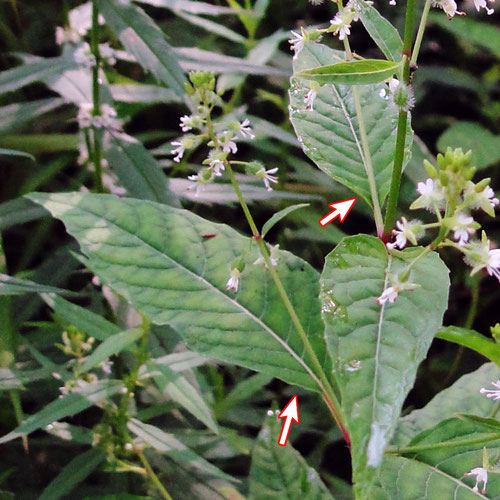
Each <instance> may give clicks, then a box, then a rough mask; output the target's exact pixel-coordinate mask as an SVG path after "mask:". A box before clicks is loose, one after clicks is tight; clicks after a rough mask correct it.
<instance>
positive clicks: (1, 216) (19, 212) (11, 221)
mask: <svg viewBox="0 0 500 500" xmlns="http://www.w3.org/2000/svg"><path fill="white" fill-rule="evenodd" d="M45 215H46V213H44V211H43V209H42V208H41V207H40V206H38V205H36V204H35V203H33V202H32V201H30V200H27V199H26V198H15V199H13V200H9V201H6V202H4V203H0V231H5V230H6V229H9V228H10V227H12V226H14V225H16V224H24V223H25V222H30V221H32V220H36V219H40V218H41V217H44V216H45Z"/></svg>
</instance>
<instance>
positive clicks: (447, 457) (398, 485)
mask: <svg viewBox="0 0 500 500" xmlns="http://www.w3.org/2000/svg"><path fill="white" fill-rule="evenodd" d="M483 447H486V449H487V452H488V456H489V458H491V459H494V458H495V457H497V456H498V453H499V452H500V433H499V432H498V430H497V431H496V432H495V430H494V429H493V428H490V427H488V426H485V425H483V424H482V423H481V422H479V421H478V422H474V421H473V420H466V419H462V418H452V419H448V420H444V421H443V422H441V423H439V424H438V425H436V426H435V427H434V428H432V429H429V430H428V431H425V432H422V433H421V434H419V435H418V436H416V437H415V439H413V440H412V442H411V443H410V444H409V445H408V447H406V448H404V449H402V450H401V451H400V453H399V454H400V455H402V456H397V455H392V454H391V455H388V456H386V458H385V459H384V463H383V465H382V469H381V471H380V482H381V484H382V487H383V488H384V490H385V491H386V493H387V494H388V496H389V498H390V499H398V500H410V499H415V498H425V499H427V500H441V499H445V498H446V499H448V498H450V499H452V498H454V499H455V498H457V499H461V500H469V499H470V500H477V499H478V498H482V499H486V498H491V499H493V498H494V499H497V498H498V492H499V491H500V474H498V473H496V472H495V471H493V472H492V473H491V472H490V473H489V474H488V485H487V488H486V492H485V493H484V494H482V493H481V489H482V486H483V485H482V484H481V486H480V489H479V491H474V490H473V486H474V483H475V477H464V474H465V473H467V472H469V471H471V470H472V469H474V468H476V467H482V455H483ZM412 448H413V449H414V450H415V451H413V452H412V451H411V450H412Z"/></svg>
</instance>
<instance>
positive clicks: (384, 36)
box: [357, 0, 403, 61]
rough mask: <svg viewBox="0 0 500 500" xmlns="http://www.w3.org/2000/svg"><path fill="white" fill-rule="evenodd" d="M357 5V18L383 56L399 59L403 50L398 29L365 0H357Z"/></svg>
mask: <svg viewBox="0 0 500 500" xmlns="http://www.w3.org/2000/svg"><path fill="white" fill-rule="evenodd" d="M357 5H358V8H359V10H358V13H359V18H360V20H361V22H362V23H363V26H364V27H365V28H366V31H368V33H369V34H370V36H371V37H372V38H373V41H374V42H375V43H376V44H377V45H378V47H379V49H380V50H381V51H382V52H383V53H384V55H385V57H387V59H390V60H391V61H400V60H401V53H402V52H403V41H402V40H401V37H400V36H399V33H398V30H397V29H396V28H395V27H394V26H393V25H392V24H391V23H390V22H389V21H388V20H387V19H385V17H382V16H381V15H380V13H379V12H378V10H377V9H376V8H375V7H373V6H372V5H370V4H369V3H367V2H366V1H365V0H358V3H357Z"/></svg>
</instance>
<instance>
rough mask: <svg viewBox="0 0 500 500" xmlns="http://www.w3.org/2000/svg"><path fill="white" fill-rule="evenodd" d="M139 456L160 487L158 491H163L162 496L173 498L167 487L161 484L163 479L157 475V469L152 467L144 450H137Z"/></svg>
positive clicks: (152, 478) (167, 499) (150, 475)
mask: <svg viewBox="0 0 500 500" xmlns="http://www.w3.org/2000/svg"><path fill="white" fill-rule="evenodd" d="M136 453H137V456H138V457H139V459H140V460H141V462H142V465H144V468H145V469H146V472H147V474H148V476H149V477H150V479H151V481H153V483H154V485H155V486H156V487H157V488H158V491H159V492H160V493H161V495H162V497H163V498H165V499H166V500H172V497H171V496H170V494H169V493H168V491H167V490H166V489H165V487H164V486H163V484H161V481H160V480H159V478H158V476H157V475H156V473H155V471H154V470H153V468H152V467H151V465H150V464H149V462H148V459H147V458H146V457H145V456H144V453H143V452H142V450H139V449H137V450H136Z"/></svg>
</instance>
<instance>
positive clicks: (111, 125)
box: [76, 102, 122, 131]
mask: <svg viewBox="0 0 500 500" xmlns="http://www.w3.org/2000/svg"><path fill="white" fill-rule="evenodd" d="M99 111H100V113H99V114H95V113H94V105H93V104H92V103H90V102H84V103H81V104H80V107H79V110H78V115H77V117H76V119H77V120H78V125H79V127H80V128H81V129H85V128H89V127H95V128H99V129H107V130H114V131H118V130H121V128H122V121H121V120H119V119H118V118H116V116H117V113H116V110H115V109H114V108H113V107H112V106H110V105H109V104H105V103H104V104H101V107H100V110H99Z"/></svg>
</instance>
